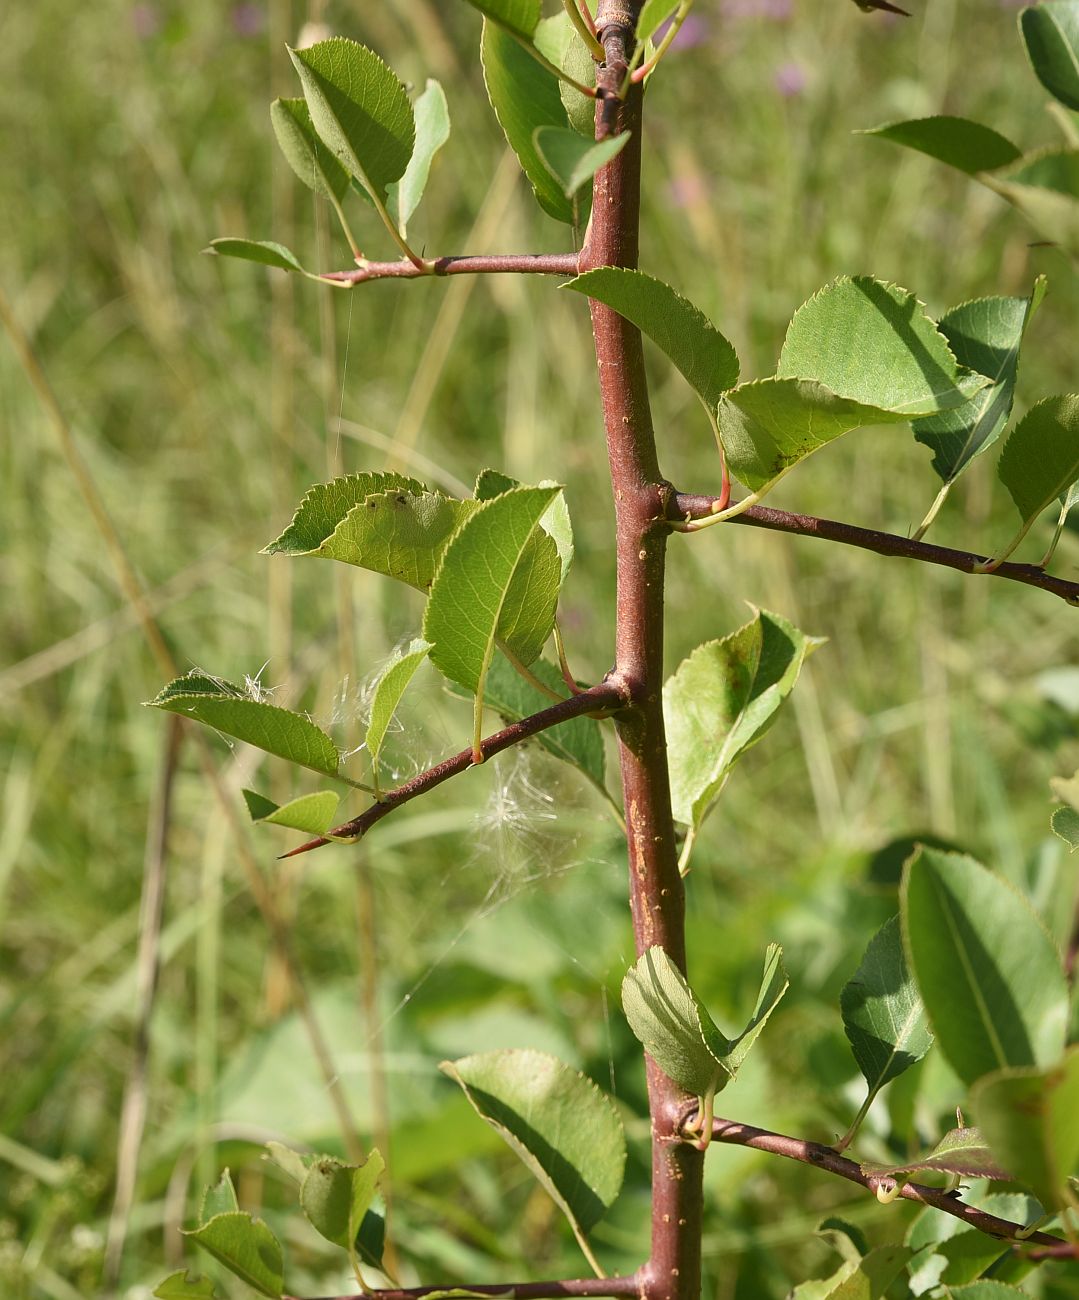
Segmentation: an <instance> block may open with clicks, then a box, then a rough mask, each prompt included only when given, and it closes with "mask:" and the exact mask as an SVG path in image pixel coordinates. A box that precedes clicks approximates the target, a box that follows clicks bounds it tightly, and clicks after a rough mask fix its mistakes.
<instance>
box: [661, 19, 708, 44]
mask: <svg viewBox="0 0 1079 1300" xmlns="http://www.w3.org/2000/svg"><path fill="white" fill-rule="evenodd" d="M670 25H671V20H670V19H669V18H668V19H667V21H666V22H663V23H660V25H659V26H658V27H657V28H656V31H655V35H654V36H653V37H652V40H653V41H654V42H655V44H656V45H658V44H659V43H660V41H662V40H663V38H664V36H665V35H666V34H667V31H668V29H669V28H670ZM707 39H708V21H707V19H704V18H698V17H697V15H696V14H690V15H689V16H688V17H687V18H686V20H685V21H684V22H683V23H682V26H681V27H680V28H679V29H678V35H677V36H676V37H675V38H674V40H673V41H671V49H672V50H691V49H693V47H694V46H695V45H703V44H704V43H705V41H706V40H707Z"/></svg>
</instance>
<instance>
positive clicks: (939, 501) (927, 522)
mask: <svg viewBox="0 0 1079 1300" xmlns="http://www.w3.org/2000/svg"><path fill="white" fill-rule="evenodd" d="M954 482H955V480H954V479H950V480H949V481H948V482H947V483H945V484H944V485H943V486H942V487H941V489H940V491H939V492H938V493H937V495H936V496H935V497H934V498H933V504H932V505H931V506H930V507H929V510H928V512H927V513H926V516H925V518H924V519H923V520H922V522H921V523H920V524H919V525H918V527H917V528H916V529H915V530H914V532H913V533H911V536H910V539H911V541H912V542H920V541H921V540H922V538H923V537H924V536H925V535H926V533H927V532H928V531H929V528H930V526H931V524H932V523H933V520H934V519H936V517H937V515H938V514H939V513H940V508H941V506H942V505H943V504H944V503H945V501H947V499H948V493H949V492H951V490H952V483H954Z"/></svg>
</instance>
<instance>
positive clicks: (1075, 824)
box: [1049, 808, 1079, 853]
mask: <svg viewBox="0 0 1079 1300" xmlns="http://www.w3.org/2000/svg"><path fill="white" fill-rule="evenodd" d="M1049 824H1050V826H1051V827H1052V828H1053V834H1054V835H1058V836H1059V837H1060V838H1061V839H1062V840H1063V841H1064V843H1065V844H1067V846H1068V849H1069V851H1070V852H1072V853H1074V852H1075V850H1076V849H1079V812H1077V811H1076V810H1075V809H1074V808H1056V809H1054V811H1053V815H1052V817H1051V818H1050V819H1049Z"/></svg>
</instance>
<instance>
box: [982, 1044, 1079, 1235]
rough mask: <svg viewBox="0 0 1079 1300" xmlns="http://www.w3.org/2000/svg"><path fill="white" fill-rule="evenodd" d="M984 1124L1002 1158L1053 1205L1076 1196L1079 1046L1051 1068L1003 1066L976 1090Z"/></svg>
mask: <svg viewBox="0 0 1079 1300" xmlns="http://www.w3.org/2000/svg"><path fill="white" fill-rule="evenodd" d="M971 1100H972V1102H973V1105H974V1113H975V1114H976V1115H977V1117H978V1123H979V1125H980V1126H981V1128H982V1130H983V1131H984V1133H985V1136H986V1137H987V1138H988V1139H989V1141H990V1143H991V1144H992V1146H993V1150H994V1151H995V1152H996V1153H997V1155H998V1156H999V1158H1000V1160H1001V1161H1002V1162H1003V1163H1004V1164H1005V1165H1007V1167H1008V1168H1009V1169H1010V1170H1011V1171H1012V1174H1013V1175H1014V1177H1015V1178H1016V1179H1018V1181H1019V1182H1021V1183H1025V1184H1026V1185H1027V1186H1028V1187H1029V1188H1030V1189H1031V1191H1033V1193H1034V1194H1035V1196H1037V1198H1038V1200H1039V1201H1041V1203H1042V1205H1043V1206H1045V1208H1046V1209H1047V1210H1058V1209H1063V1208H1064V1207H1065V1205H1067V1204H1071V1203H1073V1201H1074V1198H1073V1197H1072V1196H1070V1195H1069V1194H1068V1192H1067V1187H1068V1179H1069V1177H1071V1175H1073V1174H1075V1173H1079V1046H1077V1047H1072V1048H1071V1049H1069V1051H1068V1052H1067V1053H1066V1054H1065V1056H1064V1058H1063V1059H1062V1060H1060V1061H1058V1062H1056V1063H1054V1064H1053V1065H1051V1066H1050V1067H1048V1068H1047V1069H1040V1070H1039V1069H1031V1068H1026V1069H1010V1070H1001V1071H1000V1072H998V1073H997V1074H991V1075H989V1076H988V1077H987V1078H983V1079H981V1080H980V1081H979V1082H978V1083H977V1084H976V1086H975V1088H974V1091H973V1093H972V1094H971Z"/></svg>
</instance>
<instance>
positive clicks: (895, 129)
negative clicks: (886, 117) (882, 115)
mask: <svg viewBox="0 0 1079 1300" xmlns="http://www.w3.org/2000/svg"><path fill="white" fill-rule="evenodd" d="M861 134H862V135H875V136H879V137H880V138H881V139H882V140H891V141H892V142H893V143H894V144H901V145H905V146H906V147H907V148H908V149H917V150H918V152H919V153H924V154H928V155H929V157H930V158H936V159H937V160H938V162H942V163H947V165H948V166H949V167H956V168H958V169H959V171H961V172H966V173H967V174H968V175H969V176H973V175H974V174H975V173H976V172H982V171H994V170H996V168H998V167H1006V166H1008V164H1009V163H1013V162H1015V160H1016V159H1017V158H1019V157H1020V156H1021V155H1020V151H1019V150H1018V149H1017V148H1016V147H1015V145H1014V144H1012V142H1011V141H1010V140H1006V139H1005V138H1004V136H1002V135H998V134H997V132H996V131H993V130H991V129H990V128H989V127H987V126H982V124H981V123H980V122H971V121H968V120H967V119H966V118H965V117H923V118H915V119H912V120H911V121H907V122H887V123H885V124H884V125H883V126H875V127H873V128H872V129H871V130H869V131H863V132H861Z"/></svg>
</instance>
